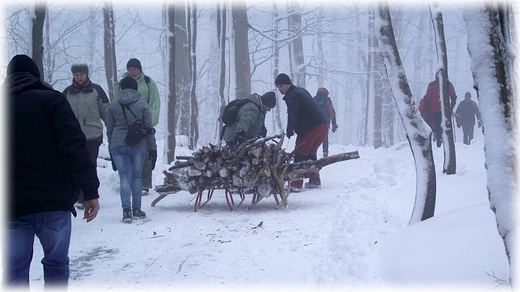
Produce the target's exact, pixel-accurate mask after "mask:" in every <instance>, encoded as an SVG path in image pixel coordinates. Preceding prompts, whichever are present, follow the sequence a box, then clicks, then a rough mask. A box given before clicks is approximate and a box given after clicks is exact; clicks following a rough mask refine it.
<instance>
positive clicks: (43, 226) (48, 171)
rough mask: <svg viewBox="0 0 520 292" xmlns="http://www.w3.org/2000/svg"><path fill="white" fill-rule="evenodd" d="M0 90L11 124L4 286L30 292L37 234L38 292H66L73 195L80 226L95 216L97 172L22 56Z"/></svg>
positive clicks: (78, 135)
mask: <svg viewBox="0 0 520 292" xmlns="http://www.w3.org/2000/svg"><path fill="white" fill-rule="evenodd" d="M3 90H4V92H5V94H6V97H7V99H8V102H7V104H8V107H9V110H8V112H9V122H10V123H9V134H8V135H7V137H9V142H8V149H9V150H8V151H9V169H10V171H9V174H8V176H9V179H8V181H9V182H10V183H9V187H8V195H7V200H6V201H7V202H6V203H7V208H6V210H7V217H6V219H7V220H6V222H5V225H4V233H3V234H4V242H3V244H2V248H3V279H2V281H3V285H4V286H5V287H10V288H14V287H16V288H29V269H30V266H31V261H32V257H33V247H34V237H35V236H36V237H38V239H39V240H40V244H41V245H42V248H43V253H44V256H43V259H42V260H41V263H42V264H43V267H44V269H43V277H44V281H45V288H61V289H66V288H67V285H68V280H69V246H70V238H71V230H72V222H71V213H72V214H73V215H74V216H77V213H76V209H75V208H74V203H75V202H76V201H77V196H76V194H77V193H78V192H82V193H83V195H84V199H85V201H84V202H85V210H84V213H83V219H86V221H87V222H90V221H92V220H94V218H96V216H97V213H98V211H99V202H98V198H99V194H98V188H99V180H98V177H97V174H96V166H95V165H94V164H93V163H92V161H91V159H90V156H89V153H88V149H87V145H86V140H85V135H84V134H83V132H82V131H81V127H80V125H79V123H78V120H77V119H76V117H75V116H74V112H72V109H71V107H70V104H69V103H68V102H67V99H66V98H65V96H64V95H63V94H62V93H61V92H59V91H55V90H53V89H52V88H50V87H49V86H48V85H46V84H44V82H42V81H41V80H40V71H39V68H38V65H36V63H35V62H34V61H33V59H31V58H30V57H29V56H27V55H16V56H14V57H13V58H12V59H11V61H10V62H9V64H8V65H7V76H6V79H5V82H4V84H3Z"/></svg>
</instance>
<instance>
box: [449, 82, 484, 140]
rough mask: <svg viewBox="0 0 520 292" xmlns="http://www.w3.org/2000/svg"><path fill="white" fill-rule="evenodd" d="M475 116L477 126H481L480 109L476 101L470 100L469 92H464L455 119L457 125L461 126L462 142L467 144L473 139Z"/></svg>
mask: <svg viewBox="0 0 520 292" xmlns="http://www.w3.org/2000/svg"><path fill="white" fill-rule="evenodd" d="M475 117H477V123H478V127H479V128H480V127H481V126H482V120H481V116H480V110H479V108H478V105H477V103H476V102H474V101H473V100H471V93H469V92H466V94H465V95H464V100H463V101H461V102H460V103H459V105H458V106H457V111H456V112H455V119H456V122H457V127H458V128H460V127H461V126H462V133H463V141H464V144H466V145H469V144H470V142H471V140H473V129H474V128H475Z"/></svg>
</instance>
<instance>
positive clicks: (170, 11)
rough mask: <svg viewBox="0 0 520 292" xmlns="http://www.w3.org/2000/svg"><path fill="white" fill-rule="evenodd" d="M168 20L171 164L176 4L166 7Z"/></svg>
mask: <svg viewBox="0 0 520 292" xmlns="http://www.w3.org/2000/svg"><path fill="white" fill-rule="evenodd" d="M166 10H167V13H166V15H167V19H168V33H169V35H168V52H169V54H168V55H169V63H168V116H167V117H168V118H167V123H168V125H167V134H166V140H167V141H166V143H167V150H166V156H167V162H168V163H171V162H173V161H174V160H175V146H176V144H177V140H176V138H175V133H176V129H177V112H176V107H177V94H176V90H175V88H176V83H175V43H176V40H175V4H174V3H172V2H170V3H168V4H167V5H166Z"/></svg>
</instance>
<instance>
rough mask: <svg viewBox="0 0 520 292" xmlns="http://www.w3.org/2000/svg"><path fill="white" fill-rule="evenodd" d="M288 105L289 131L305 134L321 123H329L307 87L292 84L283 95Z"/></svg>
mask: <svg viewBox="0 0 520 292" xmlns="http://www.w3.org/2000/svg"><path fill="white" fill-rule="evenodd" d="M283 100H284V101H285V104H286V105H287V133H291V132H293V131H294V132H295V133H296V134H298V135H305V134H306V133H307V132H309V131H311V130H312V129H314V128H316V127H317V126H319V125H321V124H327V121H326V120H325V117H324V116H323V113H322V112H321V110H320V109H319V108H318V106H317V105H316V103H315V102H314V99H313V98H312V95H311V94H310V93H309V92H308V91H307V90H306V89H305V88H301V87H297V86H294V85H291V87H289V90H287V92H286V93H285V96H284V97H283Z"/></svg>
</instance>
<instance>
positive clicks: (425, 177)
mask: <svg viewBox="0 0 520 292" xmlns="http://www.w3.org/2000/svg"><path fill="white" fill-rule="evenodd" d="M378 5H379V16H380V17H381V21H380V23H382V25H381V27H380V29H379V36H378V40H379V49H380V51H381V54H382V57H383V60H384V62H385V65H386V72H387V75H388V79H389V81H390V86H391V88H392V92H393V95H394V100H395V103H396V105H397V110H398V112H399V115H400V116H401V120H402V122H403V125H404V128H405V131H406V137H407V139H408V143H409V144H410V149H411V150H412V154H413V157H414V160H415V169H416V172H417V179H416V181H417V186H416V193H415V203H414V208H413V212H412V216H411V218H410V224H413V223H416V222H419V221H423V220H426V219H428V218H431V217H433V215H434V213H435V197H436V177H435V164H434V160H433V152H432V145H431V134H432V133H431V130H430V129H429V128H428V126H427V125H426V123H425V122H424V120H423V119H422V117H421V114H420V113H419V111H418V110H417V107H416V105H415V101H414V99H413V96H412V93H411V91H410V86H409V85H408V80H407V79H406V75H405V73H404V69H403V66H402V62H401V57H400V56H399V51H398V50H397V44H396V41H395V37H394V31H393V28H392V20H391V18H390V11H389V9H388V4H383V3H382V2H379V4H378Z"/></svg>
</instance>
